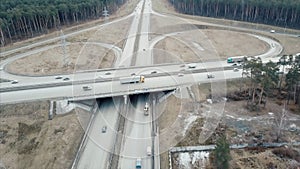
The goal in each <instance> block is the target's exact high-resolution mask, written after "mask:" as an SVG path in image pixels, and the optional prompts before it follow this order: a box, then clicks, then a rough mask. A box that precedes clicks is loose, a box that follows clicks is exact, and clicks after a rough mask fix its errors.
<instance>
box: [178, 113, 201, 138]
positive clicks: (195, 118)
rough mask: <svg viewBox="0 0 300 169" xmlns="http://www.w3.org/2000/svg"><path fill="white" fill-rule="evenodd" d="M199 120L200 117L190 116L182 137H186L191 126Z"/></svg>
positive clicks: (186, 121) (185, 121) (186, 120)
mask: <svg viewBox="0 0 300 169" xmlns="http://www.w3.org/2000/svg"><path fill="white" fill-rule="evenodd" d="M197 119H198V116H190V117H189V118H187V119H185V120H184V123H185V126H184V129H183V131H182V135H185V133H186V131H187V129H188V128H189V126H190V125H191V124H192V123H193V122H194V121H196V120H197Z"/></svg>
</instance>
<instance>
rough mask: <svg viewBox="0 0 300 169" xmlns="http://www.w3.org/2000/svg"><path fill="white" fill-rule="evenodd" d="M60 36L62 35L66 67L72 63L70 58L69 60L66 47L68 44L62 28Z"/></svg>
mask: <svg viewBox="0 0 300 169" xmlns="http://www.w3.org/2000/svg"><path fill="white" fill-rule="evenodd" d="M60 37H61V47H62V50H63V64H64V67H67V66H69V64H70V60H69V56H68V52H67V49H66V46H67V44H66V36H65V35H64V33H63V31H62V30H60Z"/></svg>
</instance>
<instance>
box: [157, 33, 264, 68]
mask: <svg viewBox="0 0 300 169" xmlns="http://www.w3.org/2000/svg"><path fill="white" fill-rule="evenodd" d="M155 48H156V49H155V50H157V51H158V52H156V53H159V52H160V53H162V52H161V51H166V53H169V55H159V54H157V55H154V60H155V63H163V62H168V61H169V62H175V61H174V60H176V59H177V60H182V61H184V62H199V61H212V60H219V59H222V60H223V59H226V58H227V57H229V56H240V55H247V56H254V55H258V54H262V53H265V52H266V51H267V50H268V48H269V47H268V45H267V44H266V43H265V42H263V41H261V40H259V39H257V38H255V37H253V36H251V35H248V34H246V33H241V32H233V31H227V30H213V29H206V30H197V31H196V30H195V31H187V32H184V33H181V34H180V35H175V36H174V37H173V38H170V37H167V38H165V39H163V40H162V41H160V42H158V43H157V44H156V45H155ZM154 53H155V52H154ZM176 57H177V58H176ZM170 58H171V59H170ZM168 59H169V60H168Z"/></svg>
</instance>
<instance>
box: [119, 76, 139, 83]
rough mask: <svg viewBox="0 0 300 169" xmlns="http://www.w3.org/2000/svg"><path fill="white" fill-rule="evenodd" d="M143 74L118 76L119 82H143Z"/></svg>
mask: <svg viewBox="0 0 300 169" xmlns="http://www.w3.org/2000/svg"><path fill="white" fill-rule="evenodd" d="M144 82H145V77H144V76H130V77H122V78H120V83H121V84H130V83H144Z"/></svg>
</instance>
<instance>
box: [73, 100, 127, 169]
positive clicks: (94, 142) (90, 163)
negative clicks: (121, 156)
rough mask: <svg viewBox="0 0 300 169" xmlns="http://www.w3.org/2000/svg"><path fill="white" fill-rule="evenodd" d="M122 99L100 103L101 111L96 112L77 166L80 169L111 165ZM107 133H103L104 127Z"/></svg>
mask: <svg viewBox="0 0 300 169" xmlns="http://www.w3.org/2000/svg"><path fill="white" fill-rule="evenodd" d="M120 101H121V100H120V99H119V98H118V99H114V100H112V99H106V100H103V102H101V103H100V106H99V110H98V111H97V112H96V114H95V116H94V118H93V120H92V124H91V127H90V130H89V131H88V137H87V140H86V142H84V145H83V149H82V150H83V151H82V153H81V155H80V160H79V162H78V164H77V166H76V168H79V169H81V168H82V169H85V168H88V169H94V168H95V169H96V168H107V167H108V165H109V157H110V152H111V149H112V148H113V146H114V144H112V142H113V141H114V138H115V135H116V134H117V133H116V130H115V127H116V122H117V118H118V112H119V111H120V110H119V105H120ZM105 126H106V127H107V129H106V131H105V132H102V129H103V128H104V127H105Z"/></svg>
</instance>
